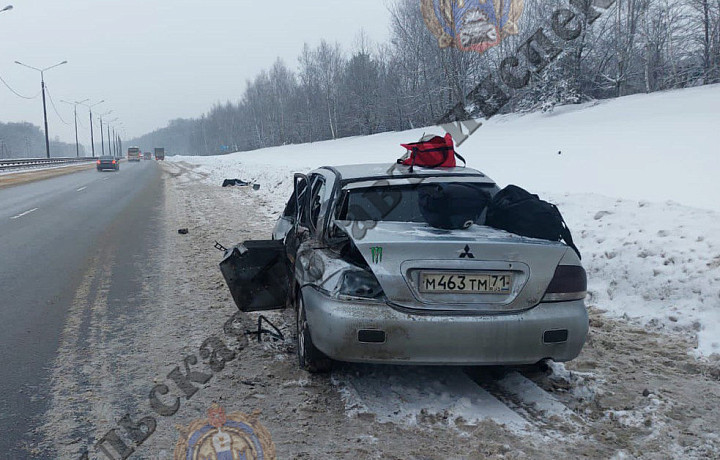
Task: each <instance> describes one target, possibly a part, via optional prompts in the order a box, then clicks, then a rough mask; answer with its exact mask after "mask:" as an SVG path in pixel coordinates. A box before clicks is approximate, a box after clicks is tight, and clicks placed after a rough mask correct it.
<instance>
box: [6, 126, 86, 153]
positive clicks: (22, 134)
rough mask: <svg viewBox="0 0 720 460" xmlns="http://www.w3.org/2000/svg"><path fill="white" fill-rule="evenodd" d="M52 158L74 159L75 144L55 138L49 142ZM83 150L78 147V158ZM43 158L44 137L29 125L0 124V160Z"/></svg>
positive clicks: (39, 131)
mask: <svg viewBox="0 0 720 460" xmlns="http://www.w3.org/2000/svg"><path fill="white" fill-rule="evenodd" d="M50 150H51V151H52V155H53V157H74V156H75V155H76V148H75V144H67V143H65V142H60V141H59V140H58V139H57V138H56V139H55V140H54V141H50ZM84 155H85V149H84V148H83V146H80V156H84ZM44 156H45V135H44V134H43V132H42V130H41V129H40V128H39V127H37V126H35V125H33V124H31V123H0V159H4V158H34V157H35V158H37V157H44Z"/></svg>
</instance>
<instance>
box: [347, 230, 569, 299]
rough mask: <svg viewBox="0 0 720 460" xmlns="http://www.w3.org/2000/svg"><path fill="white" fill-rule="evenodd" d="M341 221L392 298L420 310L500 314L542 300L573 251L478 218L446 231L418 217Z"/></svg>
mask: <svg viewBox="0 0 720 460" xmlns="http://www.w3.org/2000/svg"><path fill="white" fill-rule="evenodd" d="M337 224H338V226H339V227H340V228H342V229H343V230H344V231H345V233H347V234H348V236H349V237H350V239H351V240H352V242H353V244H355V246H356V247H357V248H358V250H359V252H360V253H361V254H362V256H363V258H364V259H365V261H366V262H367V264H368V266H369V267H370V269H371V270H372V272H373V273H374V274H375V276H376V278H377V280H378V282H379V283H380V285H381V287H382V288H383V291H384V293H385V295H386V296H387V298H388V300H389V301H390V302H392V303H393V304H395V305H397V306H400V307H405V308H410V309H414V310H427V311H433V312H437V311H453V312H483V313H486V312H487V313H502V312H509V311H520V310H525V309H528V308H531V307H533V306H535V305H537V304H538V303H539V302H540V299H542V296H543V294H544V293H545V290H546V289H547V286H548V285H549V283H550V281H551V279H552V277H553V273H554V272H555V268H556V266H557V265H558V263H559V261H560V259H561V258H562V257H563V255H564V254H565V252H566V251H567V246H565V245H564V244H562V243H559V242H553V241H545V240H537V239H532V238H526V237H522V236H518V235H514V234H511V233H508V232H505V231H502V230H498V229H494V228H490V227H486V226H480V225H472V226H471V227H470V228H469V229H466V230H443V229H437V228H433V227H430V226H428V225H427V224H424V223H412V222H411V223H406V222H355V221H342V222H338V223H337ZM461 288H462V289H461Z"/></svg>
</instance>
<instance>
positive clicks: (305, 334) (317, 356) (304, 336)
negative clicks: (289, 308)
mask: <svg viewBox="0 0 720 460" xmlns="http://www.w3.org/2000/svg"><path fill="white" fill-rule="evenodd" d="M295 304H296V306H297V308H296V310H295V311H296V313H297V314H296V319H297V321H296V323H297V355H298V364H299V365H300V369H303V370H306V371H308V372H310V373H313V374H315V373H321V372H328V371H329V370H330V368H331V367H332V360H331V359H330V358H328V357H327V356H326V355H325V354H324V353H323V352H322V351H320V350H318V349H317V347H315V344H313V342H312V338H311V337H310V328H309V327H308V322H307V316H306V315H305V302H304V301H303V297H302V293H301V292H298V293H297V296H296V298H295Z"/></svg>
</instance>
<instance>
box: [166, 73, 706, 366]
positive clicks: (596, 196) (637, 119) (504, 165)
mask: <svg viewBox="0 0 720 460" xmlns="http://www.w3.org/2000/svg"><path fill="white" fill-rule="evenodd" d="M718 127H720V85H714V86H708V87H704V88H693V89H686V90H680V91H671V92H666V93H655V94H651V95H637V96H629V97H625V98H621V99H616V100H611V101H606V102H598V103H590V104H585V105H580V106H568V107H561V108H559V109H557V110H556V111H555V112H553V113H550V114H542V113H534V114H529V115H508V116H500V117H495V118H492V119H491V120H489V121H486V122H485V124H484V126H483V127H481V128H480V129H479V130H478V131H477V132H476V133H475V134H474V135H473V136H472V137H471V138H469V139H468V140H467V141H466V142H465V143H464V144H463V145H462V146H461V147H460V148H459V149H458V151H459V153H461V154H462V155H463V156H464V157H465V158H466V159H467V160H468V165H469V166H471V167H474V168H476V169H480V170H482V171H483V172H485V173H486V174H488V175H489V176H490V177H492V178H493V179H494V180H495V181H497V182H498V184H499V185H501V186H504V185H507V184H511V183H512V184H517V185H520V186H522V187H524V188H526V189H528V190H530V191H532V192H534V193H538V194H540V195H541V197H544V198H546V199H548V200H550V201H552V202H555V203H556V204H558V205H559V207H560V209H561V211H562V212H563V214H564V216H565V220H566V221H567V222H568V225H569V226H570V228H571V230H572V231H573V233H574V235H575V239H576V240H577V241H578V246H579V247H580V250H581V251H582V253H583V254H584V264H585V267H586V269H587V271H588V276H589V290H590V298H589V301H588V303H590V304H593V305H601V306H602V308H603V309H604V310H606V311H607V313H608V314H609V315H612V316H614V317H620V318H629V319H632V320H633V321H636V322H638V323H640V324H642V325H644V326H646V327H648V328H650V329H653V330H665V331H671V332H677V333H681V334H685V335H688V336H692V337H693V338H696V345H697V346H696V350H695V352H696V353H699V354H702V355H711V354H713V353H720V283H719V281H720V199H719V198H718V197H720V182H719V181H718V179H717V178H718V177H720V158H719V157H718V156H719V155H720V129H718ZM424 133H437V134H444V133H443V132H442V130H441V129H440V128H437V127H435V128H433V127H430V128H423V129H416V130H411V131H405V132H394V133H384V134H378V135H374V136H369V137H354V138H346V139H339V140H336V141H326V142H318V143H313V144H303V145H291V146H282V147H275V148H267V149H263V150H256V151H252V152H239V153H234V154H230V155H225V156H217V157H171V158H170V159H171V160H172V161H183V162H187V163H191V164H195V165H200V168H199V169H198V171H202V172H203V175H204V176H205V177H206V180H207V181H209V182H210V183H213V184H218V185H219V184H221V183H222V180H223V179H225V178H241V179H243V180H246V181H252V182H257V183H259V184H261V185H262V188H261V189H260V191H259V192H258V193H261V194H262V195H263V198H264V199H265V200H266V201H267V202H268V207H267V209H266V210H263V211H265V212H266V213H269V214H270V215H273V214H277V213H279V212H280V211H281V210H282V208H283V207H284V203H285V201H286V200H287V198H288V197H289V195H290V191H291V188H292V173H293V172H298V171H301V172H306V171H309V170H311V169H313V168H315V167H317V166H322V165H338V164H349V163H373V162H393V161H394V160H395V159H397V158H399V157H400V156H401V155H402V154H403V153H404V149H403V148H402V147H400V146H399V144H400V143H401V142H407V141H414V140H417V139H418V138H419V137H420V136H422V135H423V134H424ZM269 231H270V229H268V232H269Z"/></svg>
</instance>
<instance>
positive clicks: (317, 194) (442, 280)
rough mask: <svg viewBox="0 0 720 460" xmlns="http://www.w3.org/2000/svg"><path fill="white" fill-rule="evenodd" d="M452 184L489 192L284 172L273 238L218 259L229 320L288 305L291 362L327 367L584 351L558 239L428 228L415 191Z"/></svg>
mask: <svg viewBox="0 0 720 460" xmlns="http://www.w3.org/2000/svg"><path fill="white" fill-rule="evenodd" d="M446 183H462V184H466V185H467V186H470V187H476V188H479V189H482V190H485V191H487V192H488V193H489V194H490V195H493V194H495V193H497V191H498V190H499V189H498V187H497V185H496V184H495V183H494V182H493V181H492V180H491V179H490V178H488V177H487V176H485V175H484V174H482V173H481V172H479V171H476V170H473V169H470V168H436V169H423V168H415V169H414V171H413V172H411V170H410V169H409V168H408V167H406V166H401V165H355V166H340V167H323V168H320V169H317V170H315V171H312V172H311V173H310V174H308V175H303V174H296V176H295V187H294V193H293V195H292V197H291V199H290V201H289V202H288V204H287V207H286V209H285V212H284V213H283V215H282V216H281V217H280V219H279V220H278V222H277V224H276V226H275V229H274V232H273V239H272V240H267V241H246V242H244V243H242V244H239V245H237V246H236V247H234V248H232V249H231V250H228V251H227V252H226V257H225V259H224V260H223V262H222V263H221V269H222V271H223V274H224V275H225V278H226V280H227V282H228V285H229V287H230V290H231V292H232V294H233V298H234V300H235V302H236V304H237V305H238V307H239V308H240V309H241V310H243V311H260V310H269V309H276V308H285V307H292V308H294V309H295V312H296V319H297V337H298V340H297V353H298V359H299V363H300V366H301V367H302V368H304V369H306V370H308V371H311V372H318V371H325V370H327V369H329V367H330V365H331V363H332V361H333V360H337V361H350V362H368V363H394V364H442V365H519V364H534V363H537V362H539V361H542V360H544V359H553V360H555V361H568V360H571V359H573V358H575V357H576V356H577V355H578V354H579V353H580V350H581V348H582V346H583V344H584V343H585V338H586V335H587V332H588V315H587V312H586V308H585V304H584V298H585V295H586V284H587V280H586V274H585V271H584V269H583V268H582V266H581V264H580V260H579V257H578V255H577V254H576V253H575V252H574V251H573V250H572V249H570V248H569V247H568V246H566V245H565V244H563V243H561V242H556V241H547V240H540V239H534V238H527V237H522V236H518V235H515V234H511V233H508V232H506V231H503V230H498V229H495V228H491V227H488V226H485V225H483V223H484V218H485V216H484V214H485V213H484V212H483V213H482V214H481V215H480V216H479V217H478V218H477V220H475V221H474V222H468V225H467V226H466V228H462V229H454V230H448V229H442V228H437V227H433V226H430V225H429V224H428V223H427V222H426V219H425V218H424V216H423V213H422V212H421V211H420V209H419V207H420V206H419V203H418V190H419V189H420V188H421V187H426V186H428V184H446Z"/></svg>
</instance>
